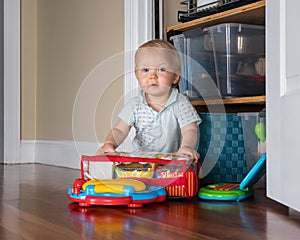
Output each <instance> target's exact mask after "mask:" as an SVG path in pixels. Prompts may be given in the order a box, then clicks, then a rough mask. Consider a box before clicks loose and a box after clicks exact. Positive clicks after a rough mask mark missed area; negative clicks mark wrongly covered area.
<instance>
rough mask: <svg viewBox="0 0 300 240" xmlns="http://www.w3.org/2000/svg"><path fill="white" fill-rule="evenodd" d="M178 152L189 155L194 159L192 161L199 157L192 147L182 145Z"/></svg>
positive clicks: (196, 160)
mask: <svg viewBox="0 0 300 240" xmlns="http://www.w3.org/2000/svg"><path fill="white" fill-rule="evenodd" d="M177 153H178V154H181V155H186V156H189V157H190V158H192V159H193V160H194V162H196V163H197V162H198V160H199V158H200V154H199V153H198V152H197V151H196V150H195V149H194V148H192V147H189V146H182V147H180V148H179V149H178V152H177Z"/></svg>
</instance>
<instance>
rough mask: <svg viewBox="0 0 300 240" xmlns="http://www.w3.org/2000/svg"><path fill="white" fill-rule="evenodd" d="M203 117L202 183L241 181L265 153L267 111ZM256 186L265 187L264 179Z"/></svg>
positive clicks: (215, 114)
mask: <svg viewBox="0 0 300 240" xmlns="http://www.w3.org/2000/svg"><path fill="white" fill-rule="evenodd" d="M200 117H201V118H202V120H203V121H202V123H201V124H200V126H199V132H200V138H199V139H200V143H199V148H198V152H199V153H200V163H201V183H203V184H210V183H218V182H237V183H239V182H241V181H242V180H243V179H244V177H245V176H246V175H247V173H248V172H249V171H250V169H251V168H252V167H253V165H254V164H255V163H256V162H257V161H258V160H259V158H260V157H261V156H262V154H263V153H265V147H266V139H265V128H263V127H261V125H264V126H265V114H264V112H248V113H200ZM257 126H260V127H259V128H258V127H257ZM258 130H259V131H258ZM256 133H258V135H259V137H258V136H257V134H256ZM256 186H259V187H264V186H265V177H263V178H262V179H261V180H260V181H259V182H258V183H257V184H256Z"/></svg>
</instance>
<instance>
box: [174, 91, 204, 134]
mask: <svg viewBox="0 0 300 240" xmlns="http://www.w3.org/2000/svg"><path fill="white" fill-rule="evenodd" d="M178 100H179V101H178V104H177V117H178V123H179V126H180V128H182V127H184V126H186V125H188V124H190V123H193V122H196V123H197V125H199V124H200V123H201V121H202V120H201V118H200V116H199V114H198V112H197V111H196V109H195V108H194V107H193V105H192V104H191V102H190V101H189V100H188V99H187V98H186V97H185V96H182V95H181V96H180V97H179V99H178Z"/></svg>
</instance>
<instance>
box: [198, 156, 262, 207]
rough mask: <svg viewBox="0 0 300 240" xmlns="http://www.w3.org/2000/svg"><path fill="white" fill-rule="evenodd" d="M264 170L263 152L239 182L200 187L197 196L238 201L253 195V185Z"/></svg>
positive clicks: (206, 198)
mask: <svg viewBox="0 0 300 240" xmlns="http://www.w3.org/2000/svg"><path fill="white" fill-rule="evenodd" d="M265 172H266V154H263V155H262V156H261V157H260V159H259V160H258V161H257V163H256V164H255V165H254V166H253V167H252V169H251V170H250V171H249V173H248V174H247V175H246V177H245V178H244V179H243V181H242V182H241V183H216V184H210V185H208V186H206V187H203V188H200V190H199V192H198V196H199V198H201V199H205V200H223V201H240V200H243V199H246V198H248V197H250V196H252V195H253V193H254V188H253V185H254V184H255V183H256V182H257V181H258V180H259V179H260V178H261V177H262V176H263V175H264V174H265Z"/></svg>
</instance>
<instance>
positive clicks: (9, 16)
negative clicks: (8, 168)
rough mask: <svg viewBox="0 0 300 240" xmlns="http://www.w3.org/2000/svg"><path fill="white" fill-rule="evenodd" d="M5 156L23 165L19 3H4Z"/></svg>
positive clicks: (5, 159) (6, 0)
mask: <svg viewBox="0 0 300 240" xmlns="http://www.w3.org/2000/svg"><path fill="white" fill-rule="evenodd" d="M3 10H4V11H3V15H4V24H3V31H4V39H3V42H4V43H3V44H4V83H3V85H4V86H3V91H4V113H3V115H4V141H3V142H4V154H3V155H4V156H3V163H5V164H10V163H20V51H21V48H20V15H21V13H20V10H21V9H20V0H4V5H3Z"/></svg>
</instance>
